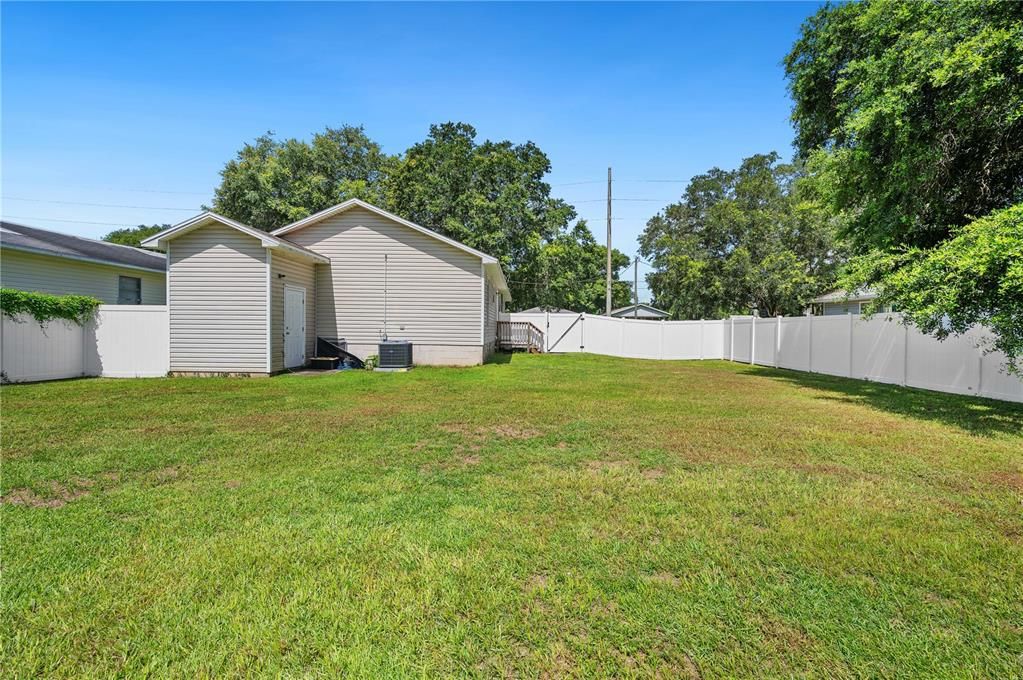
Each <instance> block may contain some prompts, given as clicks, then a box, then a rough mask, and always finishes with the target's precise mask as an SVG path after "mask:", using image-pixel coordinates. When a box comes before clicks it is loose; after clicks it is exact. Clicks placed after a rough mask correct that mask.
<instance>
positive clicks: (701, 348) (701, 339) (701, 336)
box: [700, 319, 705, 360]
mask: <svg viewBox="0 0 1023 680" xmlns="http://www.w3.org/2000/svg"><path fill="white" fill-rule="evenodd" d="M704 333H705V330H704V325H703V319H700V359H701V360H703V340H704V336H703V334H704Z"/></svg>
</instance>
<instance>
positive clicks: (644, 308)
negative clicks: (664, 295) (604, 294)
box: [611, 302, 671, 319]
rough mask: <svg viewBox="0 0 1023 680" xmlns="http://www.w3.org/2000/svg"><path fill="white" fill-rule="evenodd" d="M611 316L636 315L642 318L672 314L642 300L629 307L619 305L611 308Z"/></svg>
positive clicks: (664, 316) (661, 317) (662, 316)
mask: <svg viewBox="0 0 1023 680" xmlns="http://www.w3.org/2000/svg"><path fill="white" fill-rule="evenodd" d="M611 316H616V317H629V316H635V317H637V318H640V319H666V318H668V317H669V316H671V315H670V314H668V312H666V311H664V310H663V309H657V308H656V307H654V306H653V305H648V304H646V303H644V302H640V303H639V304H637V305H629V306H627V307H619V308H618V309H612V310H611Z"/></svg>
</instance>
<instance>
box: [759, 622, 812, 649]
mask: <svg viewBox="0 0 1023 680" xmlns="http://www.w3.org/2000/svg"><path fill="white" fill-rule="evenodd" d="M760 632H761V633H762V634H763V636H764V638H766V639H767V640H771V641H774V642H776V643H778V644H779V645H780V646H781V647H782V648H784V649H791V650H798V649H805V648H806V647H809V646H810V645H812V644H813V640H812V639H811V638H810V637H809V636H807V635H806V633H804V632H803V631H802V630H800V629H799V628H796V627H794V626H791V625H789V624H787V623H785V622H784V621H779V620H777V619H767V620H764V621H761V622H760Z"/></svg>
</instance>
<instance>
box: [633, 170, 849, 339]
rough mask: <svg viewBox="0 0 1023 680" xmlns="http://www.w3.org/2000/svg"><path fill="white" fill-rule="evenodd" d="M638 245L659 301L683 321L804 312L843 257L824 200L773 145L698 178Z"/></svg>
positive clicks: (658, 217)
mask: <svg viewBox="0 0 1023 680" xmlns="http://www.w3.org/2000/svg"><path fill="white" fill-rule="evenodd" d="M640 252H641V253H642V254H643V256H644V257H646V258H649V259H650V260H651V264H652V265H653V267H654V272H653V273H651V274H649V275H647V281H648V282H649V284H650V289H651V291H652V292H653V295H654V304H655V305H657V306H658V307H660V308H662V309H664V310H666V311H668V312H670V313H671V315H672V316H673V317H674V318H681V319H699V318H719V317H723V316H726V315H728V314H748V313H750V311H751V309H753V308H755V309H757V310H758V311H759V313H760V314H761V315H775V314H799V313H801V311H802V308H803V307H804V305H805V304H806V303H807V302H808V301H809V300H810V299H811V298H813V297H814V296H815V295H817V294H819V293H821V292H823V291H824V290H825V289H827V288H828V287H829V286H831V285H832V284H833V282H834V279H835V274H836V268H837V265H838V263H839V261H840V255H841V250H840V248H839V246H838V245H837V244H836V241H835V226H834V224H833V221H832V220H831V219H830V218H829V216H828V213H827V212H826V211H825V210H824V209H823V207H822V206H821V204H820V201H819V199H818V198H817V196H816V195H815V194H814V193H813V192H812V191H810V190H809V188H808V187H805V186H804V185H803V184H801V183H800V181H799V172H798V168H797V166H795V165H791V164H787V163H780V162H779V156H778V154H777V153H773V152H772V153H769V154H758V155H755V156H751V157H750V158H747V159H745V160H744V161H743V162H742V164H741V165H740V167H739V168H738V169H736V170H721V169H720V168H713V169H711V170H709V171H708V172H706V173H705V174H702V175H697V176H696V177H694V178H693V179H692V180H691V181H690V183H689V185H688V186H687V187H686V189H685V191H684V193H683V196H682V199H681V200H680V201H679V202H678V203H673V204H671V205H669V206H668V207H666V208H665V209H664V210H663V211H662V212H660V213H658V214H657V215H656V216H655V217H653V218H652V219H650V221H649V222H648V223H647V226H646V229H645V230H644V232H643V234H642V235H641V236H640Z"/></svg>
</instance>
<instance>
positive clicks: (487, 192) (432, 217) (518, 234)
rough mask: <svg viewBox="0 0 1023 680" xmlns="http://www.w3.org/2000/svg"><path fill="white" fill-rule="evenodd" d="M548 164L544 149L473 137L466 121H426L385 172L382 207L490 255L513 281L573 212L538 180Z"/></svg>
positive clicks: (518, 292)
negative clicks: (426, 127) (426, 128)
mask: <svg viewBox="0 0 1023 680" xmlns="http://www.w3.org/2000/svg"><path fill="white" fill-rule="evenodd" d="M550 169H551V164H550V160H549V159H548V158H547V155H546V154H544V152H543V151H541V150H540V148H539V147H538V146H536V145H535V144H533V143H532V142H526V143H524V144H516V143H513V142H511V141H508V140H504V141H499V142H493V141H490V140H486V141H483V142H477V141H476V130H475V129H474V128H473V127H472V126H471V125H468V124H465V123H443V124H441V125H432V126H430V133H429V135H428V136H427V138H426V139H425V140H424V141H422V142H420V143H418V144H415V145H413V146H412V147H411V148H410V149H408V151H406V152H405V154H404V155H403V156H402V158H401V159H400V161H398V162H397V163H396V164H395V166H394V168H393V169H392V170H391V172H390V173H389V174H388V176H387V179H386V181H385V189H386V206H387V207H388V209H390V210H392V211H393V212H395V213H396V214H398V215H401V216H402V217H405V218H406V219H410V220H412V221H413V222H416V223H418V224H422V225H424V226H427V227H429V228H431V229H435V230H437V231H439V232H441V233H442V234H445V235H447V236H450V237H451V238H454V239H456V240H458V241H461V242H462V243H465V244H466V245H469V246H471V247H473V248H476V249H478V250H482V251H483V252H486V253H490V254H491V255H494V256H495V257H497V258H499V259H500V260H501V264H502V265H504V267H505V268H506V270H507V272H508V275H509V278H510V279H512V280H513V281H519V280H521V279H522V275H523V274H521V273H520V270H527V269H529V268H530V266H531V263H533V261H534V260H535V259H536V258H537V257H539V256H540V252H541V250H542V249H543V247H544V245H545V244H548V243H550V242H551V241H553V240H554V239H556V238H558V237H559V235H562V234H564V233H566V231H567V230H568V225H569V223H570V222H571V220H572V219H574V218H575V216H576V213H575V209H574V208H573V207H572V206H571V205H569V204H568V203H566V202H565V201H563V200H561V199H558V198H554V197H553V196H551V187H550V185H549V184H547V183H546V182H545V181H544V176H545V175H546V174H547V173H548V172H550ZM533 283H535V282H530V284H533ZM511 286H512V294H513V296H514V297H515V298H522V299H527V298H528V297H529V295H530V293H529V291H528V290H527V289H526V288H524V287H523V284H517V283H512V284H511Z"/></svg>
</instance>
